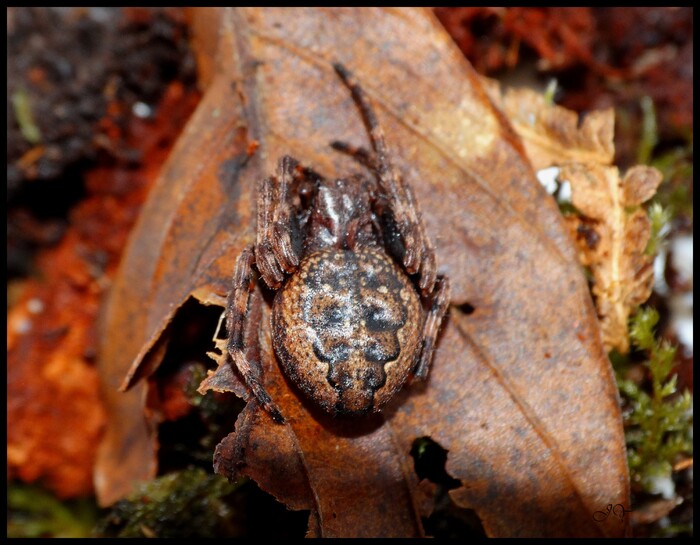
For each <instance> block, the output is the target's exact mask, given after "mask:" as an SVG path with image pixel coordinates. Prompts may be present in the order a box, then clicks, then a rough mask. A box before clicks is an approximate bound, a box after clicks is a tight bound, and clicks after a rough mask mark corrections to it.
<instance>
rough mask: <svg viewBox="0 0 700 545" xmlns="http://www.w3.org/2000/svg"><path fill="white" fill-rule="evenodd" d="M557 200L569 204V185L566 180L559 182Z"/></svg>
mask: <svg viewBox="0 0 700 545" xmlns="http://www.w3.org/2000/svg"><path fill="white" fill-rule="evenodd" d="M557 200H558V201H559V202H571V184H570V183H569V182H568V181H567V180H563V181H562V182H561V185H560V186H559V193H558V194H557Z"/></svg>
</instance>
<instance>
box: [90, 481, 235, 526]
mask: <svg viewBox="0 0 700 545" xmlns="http://www.w3.org/2000/svg"><path fill="white" fill-rule="evenodd" d="M238 486H239V484H238V483H233V484H232V483H229V482H228V481H227V480H226V479H225V478H223V477H221V476H219V475H212V474H210V473H207V472H206V471H204V470H203V469H200V468H190V469H185V470H183V471H179V472H175V473H169V474H168V475H165V476H163V477H159V478H158V479H155V480H154V481H151V482H149V483H145V484H143V485H141V486H139V487H138V489H137V491H136V492H135V493H134V494H132V495H131V496H129V497H128V498H127V499H125V500H122V501H120V502H118V503H116V504H115V505H114V507H113V508H112V511H111V512H110V514H109V515H108V516H107V517H106V518H105V519H104V520H103V521H102V522H101V524H100V526H99V527H98V531H99V532H100V534H101V535H105V536H112V537H216V536H222V535H229V534H230V531H229V529H228V528H227V526H228V525H229V524H230V522H229V521H230V520H231V518H232V517H231V508H230V507H229V505H228V504H227V503H226V502H225V501H224V500H223V498H224V497H225V496H227V495H229V494H231V493H232V492H234V491H235V490H236V489H237V488H238Z"/></svg>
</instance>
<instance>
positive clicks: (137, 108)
mask: <svg viewBox="0 0 700 545" xmlns="http://www.w3.org/2000/svg"><path fill="white" fill-rule="evenodd" d="M131 111H132V112H133V114H134V115H135V116H136V117H140V118H141V119H148V118H149V117H151V116H152V115H153V109H152V108H151V107H150V106H149V105H148V104H146V103H145V102H134V105H133V106H132V107H131Z"/></svg>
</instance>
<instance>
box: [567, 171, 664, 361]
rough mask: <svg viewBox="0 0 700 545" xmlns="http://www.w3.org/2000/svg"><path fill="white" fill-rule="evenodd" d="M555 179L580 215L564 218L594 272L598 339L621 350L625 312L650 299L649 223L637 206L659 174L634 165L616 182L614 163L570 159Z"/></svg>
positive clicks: (625, 348) (655, 184) (653, 189)
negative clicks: (566, 189)
mask: <svg viewBox="0 0 700 545" xmlns="http://www.w3.org/2000/svg"><path fill="white" fill-rule="evenodd" d="M559 177H560V179H562V180H567V181H568V182H569V183H570V184H571V188H572V194H573V201H572V202H573V205H574V206H575V207H576V208H577V210H579V211H580V212H581V213H582V214H583V217H581V216H569V217H568V220H569V223H570V225H571V231H572V233H574V236H575V237H576V240H577V242H578V244H579V249H580V252H581V253H580V259H581V263H582V264H583V265H585V266H587V267H590V270H591V273H592V274H593V279H594V282H593V288H592V292H593V295H594V296H595V298H596V306H597V309H598V317H599V318H600V321H601V328H602V330H603V342H604V343H605V346H606V348H607V349H608V350H611V349H613V348H616V349H617V350H618V351H619V352H621V353H623V354H626V353H627V352H628V351H629V334H628V325H627V322H628V319H629V316H630V313H631V312H632V311H634V309H635V308H637V307H638V306H639V305H640V304H641V303H643V302H644V301H646V300H647V299H648V298H649V295H651V289H652V287H653V284H654V270H653V266H652V265H653V260H654V256H653V255H648V254H646V253H645V249H646V247H647V244H648V243H649V237H650V235H651V226H650V223H649V218H648V217H647V214H646V212H645V210H644V209H642V208H640V207H639V205H640V204H641V203H642V202H644V201H646V200H647V199H649V198H651V197H652V196H653V195H654V193H655V192H656V188H657V187H658V186H659V184H660V183H661V173H660V172H659V171H658V170H656V169H653V168H651V167H643V166H637V167H634V168H631V169H630V170H629V171H628V172H627V173H626V174H625V176H624V178H622V180H620V175H619V172H618V170H617V168H616V167H603V166H599V165H594V164H588V165H582V164H579V163H571V164H568V165H564V166H562V168H561V171H560V174H559Z"/></svg>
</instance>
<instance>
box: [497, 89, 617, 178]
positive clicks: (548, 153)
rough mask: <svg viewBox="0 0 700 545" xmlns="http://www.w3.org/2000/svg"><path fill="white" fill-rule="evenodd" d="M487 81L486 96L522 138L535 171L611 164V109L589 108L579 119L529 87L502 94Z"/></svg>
mask: <svg viewBox="0 0 700 545" xmlns="http://www.w3.org/2000/svg"><path fill="white" fill-rule="evenodd" d="M484 79H485V78H484ZM486 81H487V89H488V90H489V96H490V97H491V99H492V100H494V102H496V104H498V105H499V106H500V107H501V108H503V110H504V111H505V113H506V115H507V116H508V119H509V120H510V122H511V123H512V124H513V128H514V129H515V131H516V132H517V133H518V136H520V138H522V140H523V144H524V145H525V151H526V153H527V156H528V158H529V159H530V162H531V163H532V166H533V167H534V168H535V170H540V169H542V168H546V167H549V166H552V165H561V164H564V163H568V162H578V163H586V164H588V163H593V164H599V165H610V164H612V161H613V156H614V153H615V149H614V147H613V136H614V126H615V115H614V112H613V110H612V108H610V109H607V110H595V111H592V112H590V113H588V114H587V115H586V116H585V117H584V118H583V120H581V121H579V115H578V114H577V113H576V112H573V111H571V110H567V109H566V108H563V107H561V106H557V105H556V104H551V103H548V102H547V101H546V100H545V98H544V96H543V95H542V94H540V93H537V92H535V91H532V90H530V89H506V90H505V91H504V92H503V93H501V90H500V89H499V86H498V84H497V83H495V82H493V81H491V80H486Z"/></svg>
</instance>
